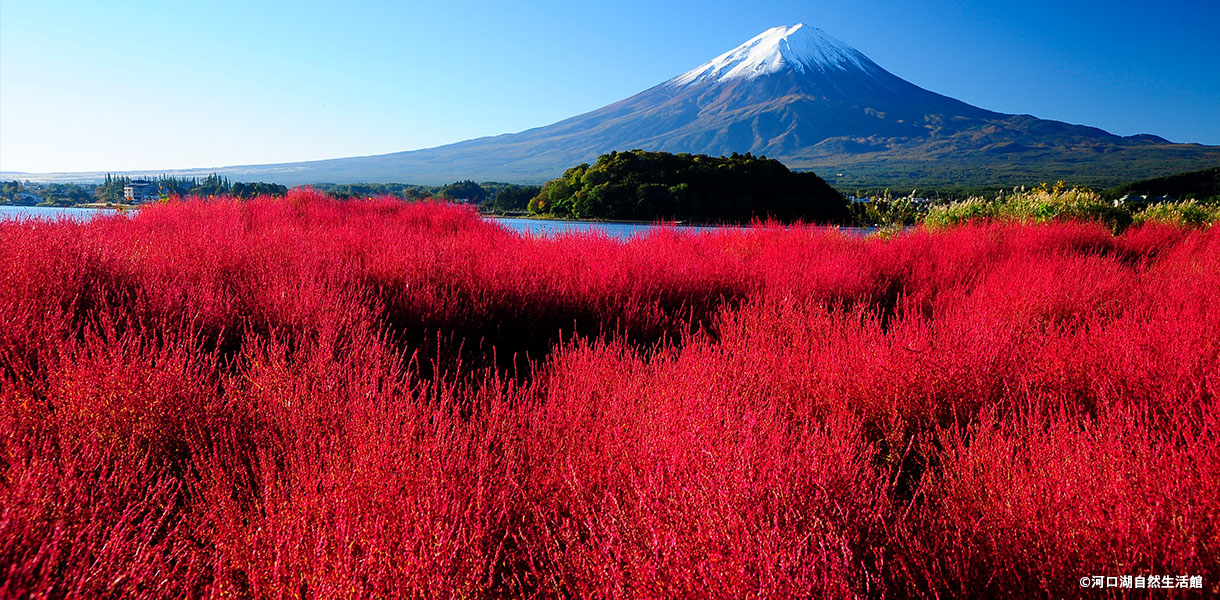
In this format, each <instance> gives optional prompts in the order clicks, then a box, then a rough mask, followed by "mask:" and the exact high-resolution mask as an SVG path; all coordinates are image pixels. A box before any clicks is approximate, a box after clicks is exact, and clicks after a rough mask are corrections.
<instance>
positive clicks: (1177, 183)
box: [1104, 167, 1220, 202]
mask: <svg viewBox="0 0 1220 600" xmlns="http://www.w3.org/2000/svg"><path fill="white" fill-rule="evenodd" d="M1127 194H1136V195H1146V196H1162V197H1164V196H1168V197H1170V198H1173V199H1175V200H1191V199H1194V200H1200V201H1210V202H1220V167H1212V168H1210V169H1203V170H1201V171H1190V172H1187V173H1178V174H1176V175H1169V176H1167V177H1156V178H1153V179H1144V180H1141V181H1133V182H1131V183H1128V184H1124V185H1120V186H1118V187H1115V188H1111V189H1109V190H1106V191H1105V193H1104V195H1105V196H1106V197H1107V198H1111V199H1116V198H1121V197H1123V196H1126V195H1127Z"/></svg>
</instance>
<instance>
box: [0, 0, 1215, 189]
mask: <svg viewBox="0 0 1220 600" xmlns="http://www.w3.org/2000/svg"><path fill="white" fill-rule="evenodd" d="M797 22H804V23H806V24H809V25H813V26H816V27H820V28H822V29H824V30H825V31H827V32H828V33H829V34H831V35H832V36H835V37H837V38H839V39H841V40H843V41H845V42H847V43H848V44H850V45H852V46H855V47H856V48H857V49H859V50H860V51H862V52H864V53H865V54H866V55H868V56H869V57H870V58H872V59H873V60H874V61H875V62H877V63H878V64H880V65H881V66H882V67H884V68H886V69H888V70H890V71H891V72H893V73H894V74H896V75H898V76H900V77H903V78H905V79H907V80H909V81H911V82H913V83H915V84H917V85H920V86H922V87H925V88H928V89H930V90H933V91H936V92H939V93H942V94H946V95H949V96H953V97H956V98H958V99H961V100H964V101H966V102H969V103H971V104H975V105H978V106H982V107H984V108H988V109H992V110H998V111H1003V112H1014V113H1029V114H1033V115H1036V116H1038V117H1042V118H1050V119H1059V120H1063V121H1068V122H1071V123H1083V124H1088V125H1094V126H1097V127H1101V128H1103V129H1107V130H1109V131H1111V132H1114V133H1118V134H1123V135H1129V134H1134V133H1154V134H1157V135H1161V136H1164V137H1166V138H1169V139H1170V140H1173V141H1177V142H1199V143H1207V144H1220V45H1218V44H1217V43H1216V41H1215V35H1216V34H1215V28H1216V24H1217V23H1220V3H1216V2H1212V1H1211V0H1195V1H1190V2H1178V1H1174V0H1167V1H1161V2H1138V3H1137V2H1123V1H1121V0H1120V1H1113V2H1069V1H1063V0H1060V1H1058V2H1043V1H1039V0H1031V1H1025V2H1004V3H999V2H970V1H966V0H948V1H939V2H931V1H922V0H914V1H909V2H896V1H895V2H878V1H870V0H857V1H852V2H816V1H806V2H760V3H745V2H740V1H736V2H719V1H706V0H705V1H677V2H658V1H656V0H651V1H644V2H637V1H634V0H627V1H623V0H619V1H615V2H596V3H573V2H570V1H564V2H550V1H544V2H532V3H528V4H526V3H505V2H485V1H464V0H451V1H447V2H443V3H436V2H384V1H363V2H345V3H339V2H308V1H302V2H249V3H247V2H227V1H220V2H206V3H204V2H179V1H174V0H167V1H159V2H152V1H147V2H144V1H131V2H125V1H122V0H117V1H115V2H106V3H103V2H84V1H79V2H74V1H58V0H0V170H5V171H14V170H16V171H35V172H38V171H99V170H135V169H171V168H188V167H212V166H224V165H235V164H252V163H268V162H288V161H296V160H310V159H321V158H334V157H342V156H358V155H367V154H380V153H386V152H395V151H399V150H409V149H417V148H426V147H430V146H435V145H439V144H444V143H449V142H456V141H460V140H463V139H469V138H472V137H478V136H484V135H496V134H501V133H509V132H514V131H520V130H523V129H528V128H530V127H538V126H542V125H546V124H549V123H552V122H554V121H557V120H560V119H563V118H566V117H569V116H573V115H576V114H579V113H582V112H585V111H589V110H592V109H595V108H598V107H600V106H603V105H605V104H609V103H611V102H614V101H616V100H620V99H622V98H625V97H627V96H630V95H632V94H634V93H636V92H639V91H642V90H644V89H646V88H648V87H651V86H652V85H655V84H657V83H660V82H661V81H664V80H665V79H668V78H669V77H672V76H674V75H677V74H679V73H681V72H683V71H686V70H688V69H690V68H692V67H695V66H697V65H698V64H700V63H702V62H705V61H707V60H709V59H711V58H712V57H714V56H716V55H717V54H720V53H722V52H724V51H726V50H728V49H730V48H732V47H733V46H736V45H737V44H739V43H741V42H744V41H745V40H747V39H749V38H750V37H752V36H754V35H755V34H757V33H759V32H761V31H762V30H764V29H766V28H768V27H773V26H776V25H791V24H794V23H797Z"/></svg>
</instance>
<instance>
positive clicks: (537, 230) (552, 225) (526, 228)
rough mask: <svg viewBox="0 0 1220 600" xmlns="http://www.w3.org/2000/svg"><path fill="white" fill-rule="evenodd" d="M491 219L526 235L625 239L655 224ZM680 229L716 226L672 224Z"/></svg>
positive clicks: (692, 229) (703, 228) (694, 229)
mask: <svg viewBox="0 0 1220 600" xmlns="http://www.w3.org/2000/svg"><path fill="white" fill-rule="evenodd" d="M491 220H492V221H495V222H496V223H498V224H500V225H503V226H504V227H507V228H509V229H512V230H513V231H516V232H519V233H524V234H527V235H556V234H561V233H579V232H583V231H600V232H602V233H605V234H607V235H609V236H611V237H616V238H622V239H626V238H629V237H631V236H633V235H638V234H641V233H645V232H647V231H648V230H650V229H655V228H656V227H657V226H656V225H650V224H648V223H603V222H600V221H552V220H548V219H503V218H496V217H492V218H491ZM672 227H674V228H675V229H678V230H681V231H703V230H711V229H717V228H716V227H698V226H691V225H677V226H672Z"/></svg>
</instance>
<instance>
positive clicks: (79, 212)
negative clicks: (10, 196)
mask: <svg viewBox="0 0 1220 600" xmlns="http://www.w3.org/2000/svg"><path fill="white" fill-rule="evenodd" d="M115 212H116V211H113V210H108V209H105V208H55V207H52V206H0V219H75V220H77V221H88V220H89V219H92V218H93V217H96V216H98V215H113V214H115Z"/></svg>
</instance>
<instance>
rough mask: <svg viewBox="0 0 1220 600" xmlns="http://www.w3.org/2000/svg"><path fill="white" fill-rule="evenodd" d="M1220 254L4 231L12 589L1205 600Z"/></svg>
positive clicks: (829, 241) (779, 232) (240, 223)
mask: <svg viewBox="0 0 1220 600" xmlns="http://www.w3.org/2000/svg"><path fill="white" fill-rule="evenodd" d="M1218 232H1220V230H1217V229H1215V228H1212V229H1208V230H1192V229H1185V228H1178V227H1170V226H1165V225H1143V226H1137V227H1135V228H1132V229H1130V230H1128V231H1127V232H1126V233H1124V234H1123V235H1121V236H1117V237H1116V236H1113V235H1112V234H1110V233H1109V232H1108V231H1106V230H1105V229H1104V228H1101V227H1098V226H1096V225H1092V224H1084V223H1070V222H1069V223H1055V224H1046V225H1019V224H991V225H969V226H961V227H956V228H950V229H945V230H937V231H930V230H923V229H915V230H911V231H908V232H904V233H901V234H899V235H896V236H893V237H891V238H874V237H867V238H866V237H861V236H855V235H851V234H847V233H843V232H839V231H837V230H827V229H820V228H814V227H792V228H783V227H778V226H773V225H765V224H760V225H759V226H757V227H754V228H750V229H725V230H717V231H712V232H704V233H698V234H694V233H687V232H682V231H677V230H673V229H665V228H661V229H657V230H654V231H652V232H650V233H648V234H646V235H643V236H641V237H637V238H634V239H631V240H627V241H624V240H617V239H614V238H610V237H607V236H604V235H599V234H569V235H560V236H554V237H527V236H520V235H517V234H515V233H512V232H511V231H509V230H507V229H505V228H502V227H500V226H498V225H496V224H495V223H494V222H491V221H487V220H484V219H482V218H480V217H479V216H478V215H477V214H476V213H475V212H473V211H472V210H470V209H467V208H464V207H460V206H454V205H448V204H439V203H419V204H407V203H402V202H399V201H396V200H393V199H378V200H372V201H364V202H347V203H345V202H339V201H336V200H333V199H331V198H328V197H326V196H323V195H321V194H317V193H314V192H311V191H307V190H306V191H301V190H298V191H294V192H292V193H290V194H289V196H288V197H287V198H285V199H270V198H260V199H255V200H252V201H249V202H238V201H235V200H230V199H218V200H214V201H208V202H202V201H189V202H188V201H181V202H171V203H168V204H164V205H153V206H148V207H145V208H143V209H141V211H140V212H139V214H138V215H135V216H132V217H126V216H119V217H109V218H99V219H95V220H93V221H90V222H88V223H75V222H70V221H60V222H50V221H5V222H0V254H2V255H3V256H4V257H5V258H6V260H4V261H0V597H37V598H44V597H45V598H65V597H67V598H95V597H148V598H160V597H167V598H179V597H216V598H221V597H251V598H284V597H294V598H296V597H308V598H353V597H403V596H406V597H506V596H507V597H522V596H527V597H625V598H637V597H688V596H689V597H708V596H712V597H742V596H767V597H836V598H839V597H877V598H880V597H892V598H905V597H928V598H937V597H939V598H945V597H990V596H1011V597H1065V596H1089V595H1095V594H1096V593H1098V592H1097V590H1092V589H1083V588H1082V587H1081V586H1080V580H1081V578H1082V577H1086V576H1094V575H1101V576H1109V577H1118V576H1122V575H1132V576H1138V575H1143V576H1147V575H1158V576H1163V575H1172V576H1175V577H1174V581H1175V582H1176V581H1177V579H1176V576H1178V575H1186V576H1198V577H1200V578H1201V580H1202V584H1201V585H1202V592H1203V593H1205V594H1213V595H1215V594H1220V570H1217V568H1216V565H1217V564H1220V543H1218V542H1217V540H1220V527H1218V526H1217V523H1218V522H1220V510H1218V509H1217V507H1218V506H1220V486H1218V485H1217V483H1216V482H1217V481H1220V413H1218V412H1217V409H1216V402H1215V401H1216V397H1217V392H1218V391H1220V390H1218V388H1220V377H1218V376H1217V373H1220V233H1218ZM1124 592H1125V590H1119V593H1120V594H1122V593H1124ZM1111 593H1113V592H1112V591H1111ZM1158 593H1167V591H1158Z"/></svg>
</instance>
